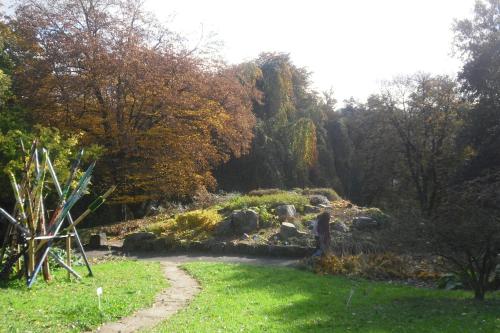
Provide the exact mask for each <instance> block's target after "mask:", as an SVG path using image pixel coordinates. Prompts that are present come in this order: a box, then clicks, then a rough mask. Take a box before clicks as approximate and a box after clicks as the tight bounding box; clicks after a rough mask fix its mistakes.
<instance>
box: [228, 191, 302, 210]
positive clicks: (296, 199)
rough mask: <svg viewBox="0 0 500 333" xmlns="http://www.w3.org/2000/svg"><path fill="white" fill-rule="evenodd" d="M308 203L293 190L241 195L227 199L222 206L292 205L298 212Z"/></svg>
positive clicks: (236, 207)
mask: <svg viewBox="0 0 500 333" xmlns="http://www.w3.org/2000/svg"><path fill="white" fill-rule="evenodd" d="M308 203H309V200H308V199H307V198H306V197H305V196H303V195H301V194H298V193H295V192H281V193H276V194H264V195H261V196H256V195H242V196H239V197H235V198H233V199H230V200H229V201H227V202H226V203H225V204H223V208H224V209H227V210H236V209H242V208H250V207H260V206H266V207H267V208H274V207H276V206H279V205H294V206H295V209H296V210H297V211H298V212H303V211H304V206H305V205H307V204H308Z"/></svg>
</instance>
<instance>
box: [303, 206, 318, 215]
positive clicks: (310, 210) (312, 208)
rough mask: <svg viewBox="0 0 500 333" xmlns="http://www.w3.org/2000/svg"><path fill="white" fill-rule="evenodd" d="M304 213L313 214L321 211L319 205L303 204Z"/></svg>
mask: <svg viewBox="0 0 500 333" xmlns="http://www.w3.org/2000/svg"><path fill="white" fill-rule="evenodd" d="M304 213H306V214H313V213H321V207H318V206H313V205H305V206H304Z"/></svg>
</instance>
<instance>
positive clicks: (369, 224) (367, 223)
mask: <svg viewBox="0 0 500 333" xmlns="http://www.w3.org/2000/svg"><path fill="white" fill-rule="evenodd" d="M352 226H353V227H354V228H355V229H357V230H360V231H365V230H373V229H377V228H378V227H380V223H379V222H378V221H377V220H375V219H373V218H371V217H368V216H358V217H355V218H354V219H353V220H352Z"/></svg>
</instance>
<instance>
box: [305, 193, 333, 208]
mask: <svg viewBox="0 0 500 333" xmlns="http://www.w3.org/2000/svg"><path fill="white" fill-rule="evenodd" d="M309 202H310V203H311V205H313V206H319V205H326V206H330V200H328V198H327V197H325V196H324V195H320V194H315V195H311V196H310V197H309Z"/></svg>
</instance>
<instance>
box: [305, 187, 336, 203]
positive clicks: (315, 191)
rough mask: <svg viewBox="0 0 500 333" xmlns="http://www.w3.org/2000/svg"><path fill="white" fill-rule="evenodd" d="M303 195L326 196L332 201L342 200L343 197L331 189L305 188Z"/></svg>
mask: <svg viewBox="0 0 500 333" xmlns="http://www.w3.org/2000/svg"><path fill="white" fill-rule="evenodd" d="M302 194H303V195H324V196H325V197H327V198H328V200H330V201H336V200H340V199H341V197H340V196H339V195H338V194H337V192H335V190H334V189H331V188H305V189H303V190H302Z"/></svg>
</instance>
